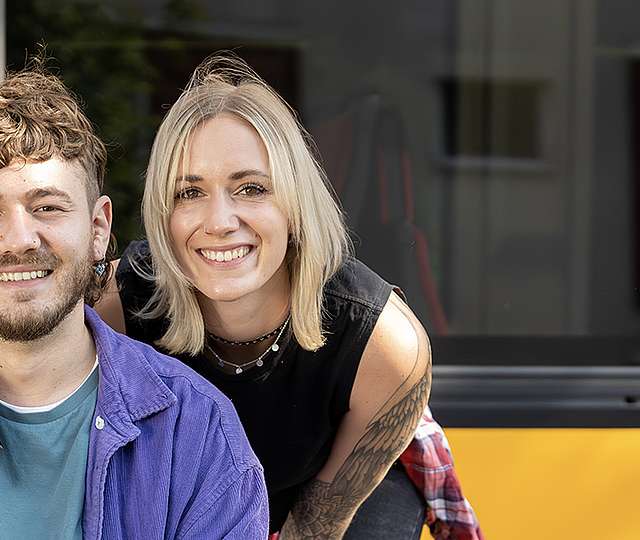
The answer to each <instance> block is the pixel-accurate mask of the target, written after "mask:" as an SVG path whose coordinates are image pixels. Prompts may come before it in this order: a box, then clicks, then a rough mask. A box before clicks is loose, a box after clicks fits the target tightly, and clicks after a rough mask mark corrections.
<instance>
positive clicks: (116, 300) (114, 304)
mask: <svg viewBox="0 0 640 540" xmlns="http://www.w3.org/2000/svg"><path fill="white" fill-rule="evenodd" d="M119 264H120V259H117V260H115V261H111V266H112V267H113V271H112V272H111V279H110V280H109V283H108V284H107V288H106V289H105V291H104V292H103V293H102V298H100V301H99V302H98V303H97V304H96V305H95V306H94V309H95V310H96V311H97V312H98V314H99V315H100V317H101V318H102V320H103V321H104V322H106V323H107V324H108V325H109V326H110V327H111V328H113V329H114V330H116V331H117V332H121V333H123V334H124V333H125V324H124V311H123V310H122V302H121V301H120V293H119V291H118V284H117V283H116V270H117V269H118V265H119Z"/></svg>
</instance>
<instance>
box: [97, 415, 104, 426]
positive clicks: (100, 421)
mask: <svg viewBox="0 0 640 540" xmlns="http://www.w3.org/2000/svg"><path fill="white" fill-rule="evenodd" d="M96 427H97V428H98V429H102V428H104V418H102V416H96Z"/></svg>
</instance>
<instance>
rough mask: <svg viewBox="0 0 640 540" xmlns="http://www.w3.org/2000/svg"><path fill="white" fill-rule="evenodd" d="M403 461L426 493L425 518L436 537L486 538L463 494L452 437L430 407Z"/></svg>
mask: <svg viewBox="0 0 640 540" xmlns="http://www.w3.org/2000/svg"><path fill="white" fill-rule="evenodd" d="M400 462H401V463H402V465H403V466H404V468H405V470H406V471H407V474H408V475H409V478H411V481H412V482H413V483H414V484H415V486H416V487H417V488H418V490H419V491H420V492H421V493H422V494H423V495H424V498H425V501H426V503H427V512H426V519H425V521H426V523H427V525H428V526H429V530H430V531H431V536H432V537H433V538H434V539H435V540H483V539H484V536H483V535H482V531H481V530H480V525H479V524H478V520H477V519H476V515H475V513H474V511H473V508H471V505H470V504H469V502H468V501H467V500H466V499H465V498H464V495H463V494H462V487H461V486H460V481H459V480H458V475H457V474H456V471H455V469H454V468H453V457H452V455H451V449H450V447H449V441H447V437H446V435H445V434H444V431H443V430H442V427H440V425H439V424H438V423H437V422H436V421H435V420H434V419H433V416H432V415H431V410H430V409H429V407H427V408H426V409H425V411H424V414H423V415H422V418H421V419H420V423H419V424H418V428H417V429H416V433H415V436H414V438H413V441H411V444H409V446H408V448H407V449H406V450H405V451H404V452H403V453H402V455H401V456H400Z"/></svg>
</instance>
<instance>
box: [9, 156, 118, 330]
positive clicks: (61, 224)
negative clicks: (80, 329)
mask: <svg viewBox="0 0 640 540" xmlns="http://www.w3.org/2000/svg"><path fill="white" fill-rule="evenodd" d="M84 174H85V173H84V170H83V168H82V167H81V166H80V164H79V163H77V162H73V161H72V162H70V161H63V160H60V159H57V158H52V159H49V160H48V161H44V162H40V163H27V164H22V163H12V164H10V165H9V166H7V167H4V168H3V169H0V339H3V340H8V341H31V340H34V339H38V338H41V337H43V336H46V335H48V334H49V333H51V331H52V330H53V329H55V328H56V327H57V326H58V325H59V324H60V322H61V321H63V320H64V319H65V317H67V315H69V313H71V312H72V311H73V310H74V309H76V308H77V309H81V308H82V302H81V300H82V298H83V296H84V293H85V291H86V289H87V287H88V285H89V283H90V280H91V273H92V271H93V268H92V265H93V263H94V261H96V260H99V259H100V258H102V256H103V255H104V252H105V250H106V247H107V244H108V238H109V231H110V225H111V206H110V201H109V200H108V198H106V197H100V199H98V201H97V202H96V204H95V205H94V206H93V207H92V208H90V207H89V204H88V202H87V195H86V189H85V182H84Z"/></svg>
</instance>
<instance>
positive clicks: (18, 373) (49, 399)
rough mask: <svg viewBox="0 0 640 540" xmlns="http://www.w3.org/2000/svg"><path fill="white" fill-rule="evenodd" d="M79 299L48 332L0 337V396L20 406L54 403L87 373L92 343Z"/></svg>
mask: <svg viewBox="0 0 640 540" xmlns="http://www.w3.org/2000/svg"><path fill="white" fill-rule="evenodd" d="M83 307H84V306H83V302H79V303H78V305H77V306H76V307H75V308H74V310H73V311H72V312H71V313H70V314H69V315H68V316H67V317H66V318H65V319H64V320H63V321H62V322H61V323H60V324H59V325H58V326H57V327H56V328H55V329H54V330H53V332H51V333H50V334H49V335H47V336H45V337H43V338H40V339H37V340H34V341H29V342H14V341H11V342H10V341H0V399H1V400H2V401H6V402H7V403H11V404H12V405H18V406H21V407H37V406H42V405H48V404H50V403H55V402H56V401H59V400H61V399H64V398H65V397H66V396H68V395H69V394H70V393H71V392H73V390H75V389H76V388H77V387H78V385H79V384H80V383H81V382H82V381H83V380H84V378H85V377H86V376H87V375H88V374H89V371H90V370H91V368H92V367H93V364H94V362H95V354H96V353H95V344H94V342H93V338H92V337H91V334H90V332H89V330H88V329H87V327H86V326H85V324H84V310H83Z"/></svg>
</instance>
